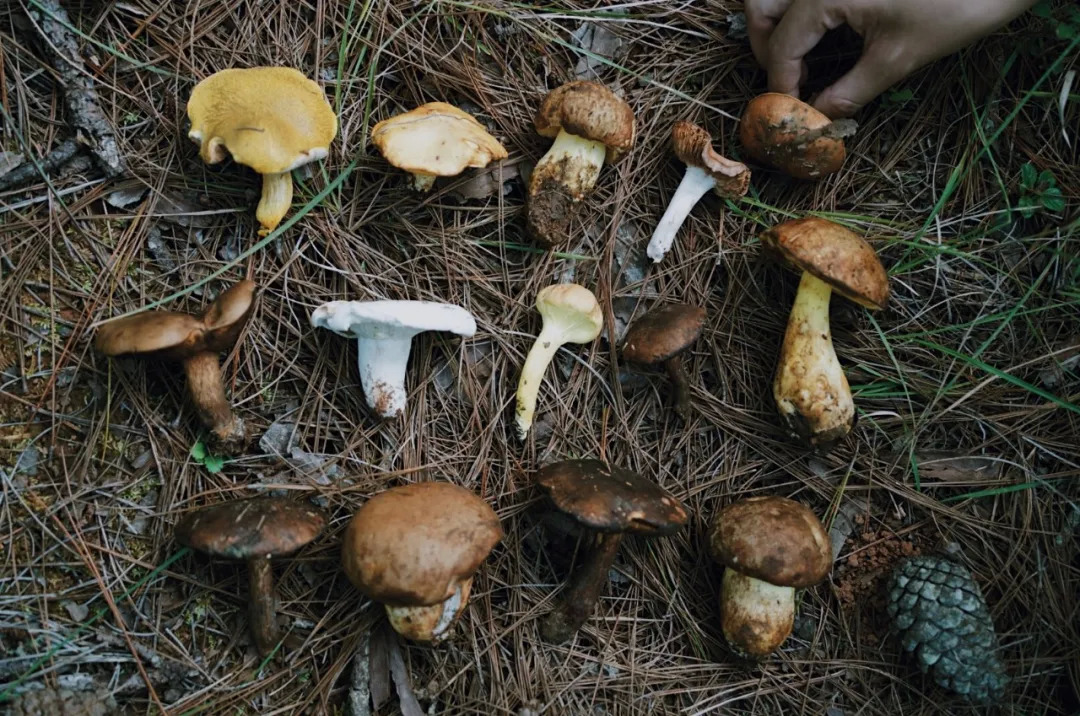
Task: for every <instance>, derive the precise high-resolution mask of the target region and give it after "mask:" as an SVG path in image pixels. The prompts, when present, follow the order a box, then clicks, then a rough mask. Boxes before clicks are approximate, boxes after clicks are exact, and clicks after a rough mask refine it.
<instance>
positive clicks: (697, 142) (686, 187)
mask: <svg viewBox="0 0 1080 716" xmlns="http://www.w3.org/2000/svg"><path fill="white" fill-rule="evenodd" d="M671 147H672V149H674V150H675V156H677V157H678V158H679V159H680V161H682V163H683V164H685V165H686V173H684V174H683V178H682V181H681V182H680V183H679V188H678V189H676V190H675V194H674V195H673V196H672V197H671V201H670V202H668V207H667V210H666V211H664V215H663V216H662V217H661V218H660V223H659V224H657V225H656V230H655V231H654V232H653V235H652V239H650V240H649V245H648V247H647V248H646V249H645V253H647V254H648V255H649V258H650V259H652V260H653V262H654V263H659V262H660V261H661V260H662V259H663V258H664V255H665V254H667V252H668V251H669V250H670V249H671V245H672V244H673V243H674V242H675V234H677V233H678V232H679V228H680V227H681V226H682V225H683V222H684V221H686V217H687V216H689V214H690V210H691V209H693V208H694V205H695V204H697V203H698V201H700V200H701V197H703V196H705V193H706V192H708V191H709V190H710V189H711V190H712V191H714V192H715V193H716V194H717V196H720V197H723V198H725V199H737V198H739V197H740V196H743V195H745V194H746V190H747V188H748V187H749V186H750V169H748V168H747V166H746V165H745V164H743V163H741V162H736V161H734V160H731V159H727V158H726V157H722V156H720V155H719V154H718V153H717V152H716V151H715V150H713V148H712V138H711V137H709V133H708V132H706V131H705V130H704V129H702V128H701V127H699V126H697V125H696V124H693V123H691V122H676V123H675V125H674V126H673V127H672V128H671Z"/></svg>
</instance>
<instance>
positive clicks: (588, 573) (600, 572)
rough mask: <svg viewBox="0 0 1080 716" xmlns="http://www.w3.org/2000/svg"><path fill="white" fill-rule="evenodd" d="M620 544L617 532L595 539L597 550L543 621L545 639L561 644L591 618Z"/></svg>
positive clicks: (586, 560)
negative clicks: (557, 604)
mask: <svg viewBox="0 0 1080 716" xmlns="http://www.w3.org/2000/svg"><path fill="white" fill-rule="evenodd" d="M621 542H622V533H619V532H615V533H601V534H600V535H599V536H598V537H597V544H596V546H595V547H594V548H593V550H592V552H590V553H589V555H588V557H586V559H585V563H584V564H582V565H581V566H580V567H579V568H578V570H577V572H576V573H575V574H574V576H573V578H572V580H573V581H572V582H571V583H570V585H569V586H568V587H567V588H566V591H565V592H564V593H563V595H562V600H561V601H560V603H559V606H558V607H556V609H555V611H553V612H551V613H550V614H548V615H547V616H546V617H545V618H544V623H543V624H542V625H541V627H540V632H541V634H543V637H544V639H546V640H547V641H550V642H552V643H555V644H558V643H561V642H564V641H566V640H567V639H569V638H570V637H572V636H573V635H574V633H575V632H576V631H577V630H578V629H579V628H581V625H582V624H584V623H585V621H586V620H587V619H588V618H589V616H590V615H592V613H593V611H594V610H595V609H596V602H597V600H598V599H599V598H600V593H601V592H602V591H603V590H604V587H605V586H606V585H607V582H608V571H609V570H610V569H611V565H612V564H614V563H615V555H616V553H618V551H619V544H620V543H621Z"/></svg>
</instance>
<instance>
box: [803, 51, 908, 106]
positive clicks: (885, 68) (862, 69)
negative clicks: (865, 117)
mask: <svg viewBox="0 0 1080 716" xmlns="http://www.w3.org/2000/svg"><path fill="white" fill-rule="evenodd" d="M910 68H911V63H910V62H908V61H906V58H904V57H902V56H901V53H899V52H894V51H888V50H883V49H882V48H881V47H880V46H878V47H873V46H868V47H867V48H866V50H865V51H864V52H863V54H862V57H860V58H859V61H858V62H856V63H855V66H854V67H852V68H851V70H850V71H848V73H847V74H846V75H844V76H843V77H841V78H840V79H838V80H837V81H836V82H834V83H833V84H832V85H830V86H829V87H826V88H825V89H824V90H822V91H821V93H820V94H819V95H818V96H817V98H816V99H815V100H814V102H813V104H814V108H815V109H817V110H818V111H819V112H821V113H822V114H824V115H825V116H827V117H829V118H830V119H839V118H840V117H850V116H851V115H853V114H855V113H856V112H858V111H859V110H860V109H862V108H863V106H864V105H866V104H867V103H869V102H870V101H872V100H873V99H874V98H875V97H877V96H878V95H879V94H881V93H882V92H884V91H885V90H887V89H888V88H889V87H890V86H891V85H893V84H895V83H896V82H899V81H900V80H902V79H903V78H904V77H906V76H907V75H908V73H909V72H910Z"/></svg>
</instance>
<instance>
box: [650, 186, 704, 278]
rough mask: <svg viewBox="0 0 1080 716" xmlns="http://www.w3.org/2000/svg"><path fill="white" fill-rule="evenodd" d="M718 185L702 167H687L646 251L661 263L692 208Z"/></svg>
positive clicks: (655, 261)
mask: <svg viewBox="0 0 1080 716" xmlns="http://www.w3.org/2000/svg"><path fill="white" fill-rule="evenodd" d="M715 186H716V179H714V178H713V177H712V176H711V175H710V174H708V173H706V172H705V170H704V169H701V168H700V167H687V168H686V173H685V174H683V178H682V181H681V182H679V188H678V189H676V190H675V194H674V196H672V197H671V202H670V203H669V204H668V207H667V210H666V211H665V212H664V215H663V216H662V217H660V223H659V224H657V225H656V230H655V231H653V235H652V239H650V240H649V246H648V248H646V249H645V253H647V254H648V255H649V258H650V259H652V260H653V263H660V261H661V260H662V259H663V258H664V255H665V254H666V253H667V252H668V251H669V250H671V245H672V244H674V243H675V234H677V233H678V232H679V229H680V228H681V227H682V225H683V222H685V221H686V217H687V216H689V215H690V211H691V209H693V208H694V206H695V205H696V204H697V203H698V202H699V201H700V200H701V197H703V196H705V193H706V192H708V191H709V190H710V189H712V188H713V187H715Z"/></svg>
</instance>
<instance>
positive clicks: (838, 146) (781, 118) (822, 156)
mask: <svg viewBox="0 0 1080 716" xmlns="http://www.w3.org/2000/svg"><path fill="white" fill-rule="evenodd" d="M830 124H833V121H832V120H831V119H829V118H828V117H826V116H825V115H824V114H822V113H821V112H819V111H817V110H816V109H814V108H813V107H811V106H810V105H808V104H807V103H805V102H803V101H801V100H799V99H798V98H796V97H792V96H791V95H787V94H781V93H778V92H766V93H765V94H762V95H758V96H757V97H755V98H754V99H752V100H750V102H749V103H748V104H747V105H746V111H745V112H743V116H742V119H741V120H740V122H739V142H740V143H741V144H742V145H743V148H744V149H746V151H747V153H748V154H749V155H750V156H751V157H753V158H754V159H756V160H758V161H759V162H762V163H763V164H768V165H771V166H774V167H776V168H778V169H780V170H781V171H784V172H786V173H787V174H789V175H791V176H793V177H795V178H796V179H818V178H820V177H823V176H825V175H827V174H832V173H834V172H837V171H839V170H840V167H841V166H842V165H843V163H844V159H845V158H846V157H847V149H846V148H845V147H844V140H843V139H842V137H840V136H836V137H829V136H823V137H818V138H817V139H814V140H813V141H810V142H805V141H800V135H803V134H805V133H806V132H810V131H813V130H815V129H823V128H825V127H827V126H828V125H830ZM839 126H840V124H837V127H839ZM852 126H854V125H852Z"/></svg>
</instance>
